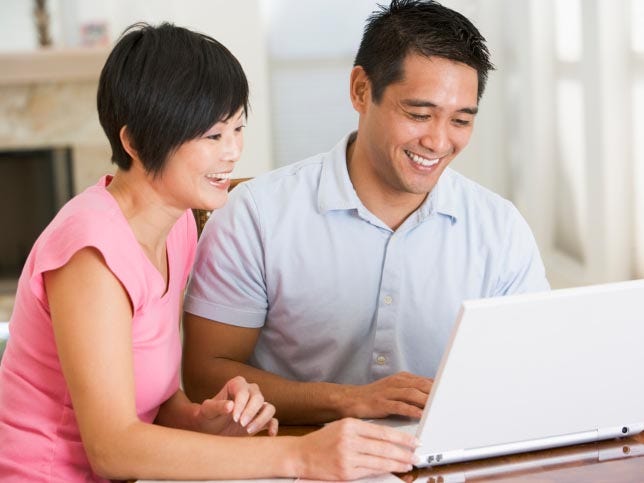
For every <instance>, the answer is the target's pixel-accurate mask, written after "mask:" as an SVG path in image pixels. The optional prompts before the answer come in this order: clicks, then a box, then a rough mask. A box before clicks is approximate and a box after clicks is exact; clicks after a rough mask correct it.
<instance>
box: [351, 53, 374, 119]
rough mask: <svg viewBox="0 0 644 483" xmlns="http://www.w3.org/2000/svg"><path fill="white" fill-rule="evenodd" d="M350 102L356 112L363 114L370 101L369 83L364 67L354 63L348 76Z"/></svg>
mask: <svg viewBox="0 0 644 483" xmlns="http://www.w3.org/2000/svg"><path fill="white" fill-rule="evenodd" d="M350 79H351V80H350V95H351V104H353V108H354V109H355V110H356V111H358V113H360V114H363V113H364V112H365V110H366V108H367V105H368V104H369V101H371V83H370V82H369V78H368V77H367V73H366V72H365V71H364V69H363V68H362V67H361V66H359V65H356V66H355V67H354V68H353V69H352V70H351V77H350Z"/></svg>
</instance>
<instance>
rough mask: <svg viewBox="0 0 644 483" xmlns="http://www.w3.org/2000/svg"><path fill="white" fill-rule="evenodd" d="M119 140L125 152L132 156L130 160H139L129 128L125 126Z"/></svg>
mask: <svg viewBox="0 0 644 483" xmlns="http://www.w3.org/2000/svg"><path fill="white" fill-rule="evenodd" d="M119 138H120V139H121V146H123V149H125V152H126V153H127V154H129V155H130V158H132V159H138V158H139V156H138V153H137V151H136V149H134V145H133V144H132V140H131V138H130V132H129V131H128V129H127V126H123V127H122V128H121V130H120V131H119Z"/></svg>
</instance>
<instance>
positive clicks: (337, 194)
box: [318, 132, 462, 223]
mask: <svg viewBox="0 0 644 483" xmlns="http://www.w3.org/2000/svg"><path fill="white" fill-rule="evenodd" d="M355 134H356V133H355V132H352V133H349V134H347V135H346V136H345V137H344V138H342V139H341V140H340V142H338V144H336V145H335V147H334V148H333V149H332V150H331V151H329V152H328V153H326V155H325V159H324V161H323V163H322V170H321V173H320V184H319V189H318V209H319V211H320V213H326V212H328V211H332V210H358V211H360V210H364V209H365V208H364V206H363V204H362V202H361V201H360V198H358V195H357V194H356V191H355V189H354V187H353V184H352V183H351V179H350V178H349V170H348V169H347V145H348V143H349V141H350V140H352V139H354V137H355ZM454 176H457V175H456V173H454V171H453V170H452V169H450V168H449V167H448V168H446V169H445V171H444V172H443V174H442V175H441V177H440V179H439V180H438V183H436V186H435V187H434V189H433V190H432V192H431V193H430V194H429V196H428V197H427V198H426V199H425V201H424V202H423V204H422V205H420V207H419V208H418V209H417V210H416V212H415V213H413V214H412V215H411V217H410V218H415V219H416V222H418V223H420V222H422V221H424V220H425V219H427V218H428V217H429V216H430V215H431V214H432V213H439V214H441V215H445V216H449V217H450V218H452V222H453V223H454V222H456V221H457V219H458V217H459V215H460V213H461V211H462V210H461V209H460V208H461V207H460V206H459V204H458V201H457V200H458V197H457V196H456V193H455V192H454V189H455V185H454V179H453V178H454Z"/></svg>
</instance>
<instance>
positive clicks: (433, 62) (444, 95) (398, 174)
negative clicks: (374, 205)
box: [354, 54, 478, 196]
mask: <svg viewBox="0 0 644 483" xmlns="http://www.w3.org/2000/svg"><path fill="white" fill-rule="evenodd" d="M403 69H404V71H403V72H404V76H403V79H402V80H401V81H399V82H396V83H393V84H390V85H389V86H387V88H386V89H385V90H384V92H383V95H382V98H381V99H380V102H379V103H377V104H376V103H374V102H373V100H372V99H371V91H370V86H369V84H368V81H367V83H366V85H367V89H368V90H369V92H368V94H367V95H366V96H365V100H364V103H363V104H361V105H360V104H358V105H356V102H355V101H354V106H355V107H356V109H357V110H358V111H359V112H360V127H359V129H360V131H359V136H361V137H363V141H366V143H365V144H364V150H365V153H366V158H367V159H366V165H367V166H369V168H368V169H370V171H371V173H369V175H370V176H369V178H371V180H372V182H373V183H375V184H377V185H378V186H373V188H375V189H377V190H379V191H381V192H382V193H383V194H388V195H390V196H391V195H394V196H395V195H397V194H398V195H399V194H402V193H407V194H416V195H421V194H423V195H425V194H427V193H429V192H430V191H431V190H432V189H433V188H434V186H435V185H436V183H437V181H438V178H439V177H440V175H441V174H442V172H443V170H445V168H446V167H447V166H448V165H449V163H450V162H451V161H452V160H453V159H454V158H455V157H456V155H457V154H458V153H460V152H461V150H462V149H463V148H465V146H466V145H467V143H468V141H469V139H470V135H471V134H472V128H473V125H474V117H475V114H476V112H477V105H478V102H477V90H478V77H477V72H476V70H475V69H473V68H472V67H469V66H467V65H465V64H462V63H459V62H453V61H451V60H447V59H444V58H442V57H424V56H421V55H418V54H409V55H408V56H407V57H406V59H405V61H404V63H403Z"/></svg>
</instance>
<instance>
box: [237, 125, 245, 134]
mask: <svg viewBox="0 0 644 483" xmlns="http://www.w3.org/2000/svg"><path fill="white" fill-rule="evenodd" d="M245 127H246V126H245V125H243V124H242V125H241V126H237V127H236V128H235V131H237V132H242V129H244V128H245Z"/></svg>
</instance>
